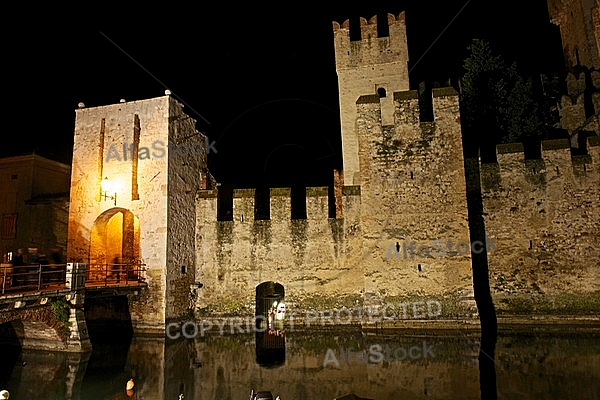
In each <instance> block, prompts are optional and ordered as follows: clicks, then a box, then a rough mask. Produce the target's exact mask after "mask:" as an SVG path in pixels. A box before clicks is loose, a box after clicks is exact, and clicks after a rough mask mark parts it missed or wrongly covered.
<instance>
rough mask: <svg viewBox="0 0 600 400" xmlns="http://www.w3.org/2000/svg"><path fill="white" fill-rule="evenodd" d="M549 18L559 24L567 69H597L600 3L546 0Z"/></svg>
mask: <svg viewBox="0 0 600 400" xmlns="http://www.w3.org/2000/svg"><path fill="white" fill-rule="evenodd" d="M548 12H549V14H550V19H551V21H552V22H553V23H554V24H556V25H558V26H559V27H560V34H561V37H562V45H563V52H564V56H565V64H566V67H567V70H571V69H572V68H573V67H575V66H576V65H582V66H586V67H588V68H595V69H600V5H599V4H598V1H597V0H548Z"/></svg>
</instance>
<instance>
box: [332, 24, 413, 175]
mask: <svg viewBox="0 0 600 400" xmlns="http://www.w3.org/2000/svg"><path fill="white" fill-rule="evenodd" d="M380 24H381V22H380ZM377 25H378V24H377V16H373V17H372V18H371V19H369V21H367V20H366V19H365V18H362V17H361V18H360V33H361V40H357V41H351V40H350V21H349V20H346V21H345V22H343V23H342V25H341V26H340V24H339V23H337V22H333V31H334V43H335V66H336V71H337V76H338V91H339V97H340V120H341V128H342V152H343V158H344V185H348V186H351V185H359V173H360V168H359V162H358V137H357V133H356V127H355V121H356V116H357V115H356V100H358V98H359V97H360V96H363V95H368V94H377V95H378V96H379V98H380V99H381V107H382V116H381V117H382V122H383V124H384V125H393V124H394V118H393V116H394V100H393V98H392V93H393V92H400V91H405V90H408V89H409V81H408V47H407V42H406V23H405V17H404V12H402V13H401V14H400V15H398V17H396V16H394V15H392V14H388V17H387V28H388V31H389V35H388V36H381V37H380V36H379V35H378V28H377ZM385 27H386V26H384V27H383V28H385ZM383 31H384V29H381V27H380V29H379V33H381V32H383Z"/></svg>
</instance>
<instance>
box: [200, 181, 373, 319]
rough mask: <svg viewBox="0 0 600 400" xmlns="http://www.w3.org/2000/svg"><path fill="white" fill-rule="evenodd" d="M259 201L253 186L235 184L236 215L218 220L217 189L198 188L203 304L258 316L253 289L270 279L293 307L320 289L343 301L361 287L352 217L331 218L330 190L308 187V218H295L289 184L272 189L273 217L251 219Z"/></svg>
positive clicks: (349, 212)
mask: <svg viewBox="0 0 600 400" xmlns="http://www.w3.org/2000/svg"><path fill="white" fill-rule="evenodd" d="M349 197H350V201H352V200H353V199H354V198H355V197H356V196H354V195H350V196H349ZM254 204H255V191H254V189H236V190H234V193H233V220H232V221H219V220H218V218H217V191H216V190H203V191H200V193H199V197H198V200H197V206H196V210H197V224H196V228H197V233H196V240H197V244H196V248H197V263H196V264H197V272H196V274H197V277H198V279H197V280H198V281H199V282H201V283H202V284H203V288H202V289H199V297H198V303H197V306H198V307H199V308H200V309H201V310H204V312H207V313H211V314H212V313H217V314H219V313H221V314H236V315H239V314H247V315H253V313H254V310H253V307H254V301H255V295H256V293H255V288H256V286H258V285H259V284H260V283H262V282H266V281H274V282H279V283H281V284H282V285H284V287H285V296H286V301H287V302H288V304H289V305H291V304H294V303H295V304H296V306H299V305H300V304H301V303H302V302H303V301H304V300H307V298H310V297H312V296H314V295H315V294H318V295H322V296H324V297H327V298H329V299H333V298H339V299H342V298H343V297H344V296H348V295H352V294H357V293H359V292H360V290H361V288H362V270H361V269H360V268H357V265H356V263H355V264H354V265H353V263H352V257H354V256H355V255H354V249H352V248H350V244H351V243H353V239H352V237H349V238H347V236H346V235H344V233H343V232H344V229H345V227H346V226H347V225H346V224H347V223H348V222H347V221H345V220H338V219H330V218H328V213H329V211H328V191H327V188H325V187H309V188H307V190H306V208H307V213H306V214H307V218H306V219H294V220H292V219H291V190H290V188H272V189H271V190H270V210H271V212H270V219H269V220H255V219H254V215H255V214H254V209H255V206H254ZM347 204H348V207H347V210H346V211H345V213H346V215H352V212H353V208H354V206H353V204H352V203H347ZM351 220H352V219H351V218H350V219H349V221H351ZM341 275H344V278H343V279H340V278H339V277H340V276H341Z"/></svg>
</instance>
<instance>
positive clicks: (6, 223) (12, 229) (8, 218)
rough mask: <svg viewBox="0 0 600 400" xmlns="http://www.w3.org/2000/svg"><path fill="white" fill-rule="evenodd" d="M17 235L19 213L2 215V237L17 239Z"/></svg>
mask: <svg viewBox="0 0 600 400" xmlns="http://www.w3.org/2000/svg"><path fill="white" fill-rule="evenodd" d="M16 237H17V214H4V215H3V216H2V239H15V238H16Z"/></svg>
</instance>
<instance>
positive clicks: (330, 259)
mask: <svg viewBox="0 0 600 400" xmlns="http://www.w3.org/2000/svg"><path fill="white" fill-rule="evenodd" d="M392 98H394V100H395V121H396V124H395V125H386V126H382V125H381V117H380V115H381V114H380V113H381V103H380V98H379V97H378V96H364V97H361V98H360V99H359V101H358V103H359V104H358V115H359V118H358V120H357V121H358V122H357V127H358V134H359V136H358V137H359V143H360V144H361V147H360V152H359V156H360V162H361V172H360V180H361V185H360V186H349V185H347V186H343V188H342V190H341V192H342V196H341V200H342V201H341V203H342V204H341V205H339V204H336V209H337V215H338V216H339V215H343V217H338V218H328V208H329V207H328V190H327V188H319V187H316V188H307V194H306V207H307V218H306V219H294V220H293V219H291V207H290V204H291V197H290V189H289V188H275V189H271V193H270V207H271V214H270V220H254V209H255V191H254V190H253V189H237V190H234V194H233V197H234V198H233V220H230V221H219V220H218V218H217V208H218V207H217V203H218V191H217V190H203V191H200V193H199V196H198V200H197V206H196V210H197V224H196V229H197V236H196V240H197V272H196V274H197V276H198V281H199V282H201V283H202V284H203V288H202V289H200V291H199V294H200V295H199V298H198V302H197V307H198V308H199V309H200V312H201V314H204V315H206V314H208V315H212V316H216V315H227V314H230V315H252V314H253V311H254V310H253V306H254V301H255V288H256V287H257V286H258V285H259V284H260V283H262V282H265V281H275V282H278V283H281V284H282V285H283V286H284V288H285V296H286V303H287V304H288V307H290V309H291V310H292V311H299V312H304V311H305V310H308V309H313V308H317V309H320V310H324V309H332V308H336V307H338V308H341V307H343V306H345V307H349V308H350V307H355V306H356V305H362V304H363V301H364V300H368V302H369V304H372V303H380V302H383V301H386V300H390V301H395V300H397V299H398V297H400V296H417V295H444V294H458V293H462V292H464V291H465V290H469V288H470V286H471V278H470V276H471V275H470V254H468V250H467V249H460V251H459V253H458V254H456V253H454V254H446V255H443V256H441V257H436V256H435V255H433V254H432V253H431V251H432V249H431V245H432V243H433V241H434V240H442V241H443V242H444V246H447V245H448V244H447V241H448V240H450V241H453V242H454V246H455V244H456V243H457V242H461V241H463V242H464V241H466V242H468V241H469V234H468V230H467V226H468V225H467V206H466V190H465V177H464V165H463V156H462V145H461V133H460V132H461V131H460V121H459V118H458V99H457V96H456V93H455V92H453V90H451V89H442V90H438V91H435V92H434V100H433V102H434V107H435V121H434V122H428V123H421V122H420V121H419V108H418V99H417V97H416V93H413V92H398V93H395V94H394V95H393V97H392ZM337 182H341V181H340V180H337ZM334 192H336V191H335V190H334ZM412 241H414V242H415V244H416V245H417V246H415V248H414V255H413V256H412V257H411V256H410V255H408V257H407V258H404V257H403V249H400V252H398V253H395V254H394V255H393V256H391V257H390V253H389V251H390V247H391V248H393V249H394V252H395V251H396V243H397V242H400V243H403V242H406V244H407V245H409V244H410V243H411V242H412ZM419 245H428V248H427V249H421V253H418V251H419V247H418V246H419ZM465 245H466V244H465ZM460 253H464V254H460ZM365 295H366V296H367V297H366V298H365Z"/></svg>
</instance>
